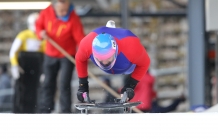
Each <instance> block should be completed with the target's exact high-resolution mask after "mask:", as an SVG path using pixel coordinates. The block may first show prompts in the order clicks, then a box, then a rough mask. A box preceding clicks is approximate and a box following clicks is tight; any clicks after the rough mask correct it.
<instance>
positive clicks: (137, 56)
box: [76, 21, 150, 102]
mask: <svg viewBox="0 0 218 139" xmlns="http://www.w3.org/2000/svg"><path fill="white" fill-rule="evenodd" d="M89 59H91V60H92V62H93V63H94V64H95V65H96V66H98V67H99V68H100V69H101V70H103V71H104V72H106V73H109V74H131V76H130V78H129V79H128V80H127V81H126V84H125V85H124V87H123V88H122V89H121V102H126V101H128V100H131V99H132V98H133V97H134V89H135V86H136V85H137V83H138V82H139V81H140V80H141V78H142V77H143V75H144V74H145V73H146V71H147V70H148V67H149V64H150V58H149V56H148V54H147V52H146V50H145V48H144V47H143V45H142V44H141V42H140V39H139V38H138V37H137V36H136V35H135V34H133V33H132V32H131V31H130V30H127V29H122V28H116V27H115V22H114V21H108V22H107V24H106V27H105V26H104V27H99V28H97V29H95V30H93V31H92V32H91V33H89V34H88V35H87V36H86V37H85V38H84V39H83V40H82V41H81V43H80V46H79V50H78V52H77V54H76V65H77V66H76V68H77V73H78V77H79V89H78V92H77V98H78V100H79V101H81V102H90V98H89V85H88V72H87V69H88V60H89ZM124 92H125V93H124Z"/></svg>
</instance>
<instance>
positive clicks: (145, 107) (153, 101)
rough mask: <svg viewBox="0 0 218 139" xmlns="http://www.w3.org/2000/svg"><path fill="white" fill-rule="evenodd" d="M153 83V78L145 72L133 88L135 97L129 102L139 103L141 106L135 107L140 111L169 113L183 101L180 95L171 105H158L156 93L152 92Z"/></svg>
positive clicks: (183, 98)
mask: <svg viewBox="0 0 218 139" xmlns="http://www.w3.org/2000/svg"><path fill="white" fill-rule="evenodd" d="M154 82H155V78H154V77H153V76H152V75H151V74H150V73H149V72H147V73H146V74H145V75H144V76H143V78H142V80H141V81H140V82H139V83H138V84H137V86H136V88H135V96H134V98H133V99H132V100H131V102H135V101H141V102H142V104H140V105H138V106H137V108H138V109H140V110H141V111H143V112H151V113H166V112H171V111H174V110H175V109H176V108H177V106H178V105H179V104H180V103H181V102H184V101H185V97H184V96H183V95H181V96H180V97H179V98H177V99H175V100H173V103H172V104H170V105H169V106H167V107H163V106H160V105H159V104H158V99H157V93H156V91H155V90H154Z"/></svg>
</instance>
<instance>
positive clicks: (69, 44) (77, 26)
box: [36, 0, 85, 113]
mask: <svg viewBox="0 0 218 139" xmlns="http://www.w3.org/2000/svg"><path fill="white" fill-rule="evenodd" d="M36 30H37V34H38V37H39V38H40V39H43V38H44V39H46V38H47V37H50V38H51V39H53V40H54V41H55V42H56V43H58V44H59V45H60V46H61V47H62V48H63V49H64V50H65V51H66V52H68V53H69V54H70V55H71V56H73V57H74V56H75V54H76V49H77V46H78V45H79V43H80V41H81V40H82V38H83V37H84V36H85V35H84V31H83V26H82V23H81V22H80V18H79V17H78V16H77V15H76V13H75V10H74V6H73V5H72V4H71V3H70V1H69V0H53V1H52V5H50V6H48V7H47V8H46V9H44V10H42V11H41V12H40V16H39V19H38V20H37V22H36ZM43 69H44V70H43V72H44V74H45V79H44V83H43V85H42V92H41V94H40V103H39V105H40V106H39V112H40V113H51V112H52V110H53V109H54V96H55V91H56V80H57V75H58V71H59V70H60V71H61V72H60V82H59V83H60V106H61V113H71V85H70V84H71V79H72V73H73V70H74V64H73V63H72V62H70V61H69V60H68V59H67V58H66V57H65V56H64V55H63V54H62V53H61V52H59V51H58V50H57V49H56V48H55V47H54V46H52V44H51V43H50V42H49V41H47V42H46V50H45V61H44V67H43Z"/></svg>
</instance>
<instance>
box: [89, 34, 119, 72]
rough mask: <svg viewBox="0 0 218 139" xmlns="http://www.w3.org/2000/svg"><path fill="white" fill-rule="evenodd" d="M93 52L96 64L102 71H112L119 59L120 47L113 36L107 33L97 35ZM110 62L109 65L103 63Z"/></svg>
mask: <svg viewBox="0 0 218 139" xmlns="http://www.w3.org/2000/svg"><path fill="white" fill-rule="evenodd" d="M92 52H93V58H94V60H95V63H96V64H97V65H98V66H99V67H100V68H101V69H102V70H110V69H111V68H112V67H113V66H114V64H115V62H116V58H117V54H118V45H117V43H116V40H115V39H114V37H113V36H111V35H110V34H107V33H102V34H99V35H97V36H96V37H95V38H94V40H93V42H92ZM105 60H108V62H107V64H104V63H103V62H102V61H105Z"/></svg>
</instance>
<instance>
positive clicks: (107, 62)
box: [93, 54, 116, 70]
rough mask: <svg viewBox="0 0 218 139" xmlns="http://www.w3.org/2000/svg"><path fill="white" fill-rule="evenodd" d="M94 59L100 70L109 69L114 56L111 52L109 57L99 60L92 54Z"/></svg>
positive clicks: (113, 61) (112, 64) (114, 59)
mask: <svg viewBox="0 0 218 139" xmlns="http://www.w3.org/2000/svg"><path fill="white" fill-rule="evenodd" d="M93 57H94V59H95V62H96V64H97V65H98V66H99V67H100V68H101V69H102V70H110V69H111V68H112V67H113V66H114V64H115V61H116V56H115V54H113V55H112V56H111V57H110V58H108V59H105V60H99V59H98V58H96V57H95V56H93Z"/></svg>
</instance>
